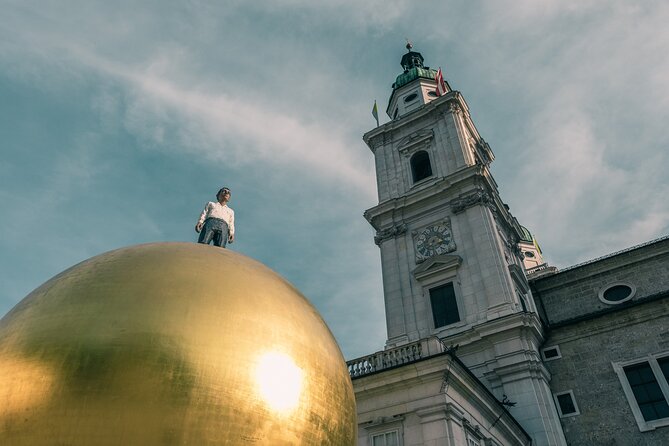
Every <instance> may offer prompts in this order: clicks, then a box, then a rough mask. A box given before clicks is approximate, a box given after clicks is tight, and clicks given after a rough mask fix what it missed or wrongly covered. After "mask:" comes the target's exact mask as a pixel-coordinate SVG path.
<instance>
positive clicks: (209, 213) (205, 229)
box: [195, 187, 235, 248]
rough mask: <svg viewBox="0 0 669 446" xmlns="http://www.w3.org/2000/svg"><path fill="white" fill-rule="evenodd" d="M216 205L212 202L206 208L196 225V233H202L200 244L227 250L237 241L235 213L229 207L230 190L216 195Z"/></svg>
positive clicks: (222, 190)
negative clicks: (211, 244) (212, 244)
mask: <svg viewBox="0 0 669 446" xmlns="http://www.w3.org/2000/svg"><path fill="white" fill-rule="evenodd" d="M216 200H218V201H217V202H216V203H215V202H213V201H210V202H209V203H207V204H206V205H205V206H204V210H203V211H202V214H200V219H199V220H198V221H197V224H196V225H195V232H199V233H200V237H199V238H198V240H197V242H198V243H204V244H205V245H208V244H209V243H211V242H212V241H213V242H214V246H220V247H222V248H225V245H227V244H228V243H232V242H233V241H234V240H235V211H233V210H232V209H230V208H229V207H228V201H230V189H228V188H227V187H224V188H221V189H220V190H219V191H218V193H217V194H216Z"/></svg>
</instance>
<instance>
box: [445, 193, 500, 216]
mask: <svg viewBox="0 0 669 446" xmlns="http://www.w3.org/2000/svg"><path fill="white" fill-rule="evenodd" d="M449 204H450V205H451V211H452V212H453V213H454V214H459V213H460V212H463V211H465V210H466V209H469V208H470V207H472V206H476V205H479V204H480V205H484V206H493V207H494V202H493V199H492V197H491V196H490V194H488V192H486V191H485V190H483V189H480V188H479V189H476V190H474V191H471V192H468V193H466V194H462V195H460V196H459V197H457V198H454V199H453V200H451V201H450V202H449Z"/></svg>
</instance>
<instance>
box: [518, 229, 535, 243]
mask: <svg viewBox="0 0 669 446" xmlns="http://www.w3.org/2000/svg"><path fill="white" fill-rule="evenodd" d="M520 228H521V229H522V234H521V237H520V241H521V242H527V243H534V238H533V237H532V233H531V232H530V230H529V229H527V228H526V227H525V226H521V227H520Z"/></svg>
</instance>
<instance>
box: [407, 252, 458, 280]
mask: <svg viewBox="0 0 669 446" xmlns="http://www.w3.org/2000/svg"><path fill="white" fill-rule="evenodd" d="M461 263H462V257H460V256H459V255H454V254H441V255H437V256H433V257H430V258H429V259H427V260H425V261H424V262H423V263H421V264H420V265H419V266H418V267H417V268H416V269H415V270H413V275H414V277H415V278H416V280H422V279H425V278H426V277H429V276H432V275H435V274H439V273H445V272H449V271H455V270H456V269H457V268H458V267H459V266H460V264H461Z"/></svg>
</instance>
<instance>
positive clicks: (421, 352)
mask: <svg viewBox="0 0 669 446" xmlns="http://www.w3.org/2000/svg"><path fill="white" fill-rule="evenodd" d="M447 349H448V348H447V347H445V346H444V344H443V343H442V342H441V341H440V340H439V339H438V338H437V337H431V338H425V339H421V340H420V341H416V342H412V343H411V344H404V345H401V346H399V347H394V348H389V349H387V350H383V351H380V352H376V353H372V354H371V355H367V356H363V357H360V358H357V359H352V360H350V361H346V365H348V373H349V375H351V379H356V378H360V377H362V376H366V375H370V374H372V373H376V372H380V371H382V370H387V369H391V368H394V367H399V366H402V365H405V364H411V363H412V362H418V361H420V360H422V359H425V358H429V357H430V356H434V355H438V354H441V353H444V352H445V351H446V350H447Z"/></svg>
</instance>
